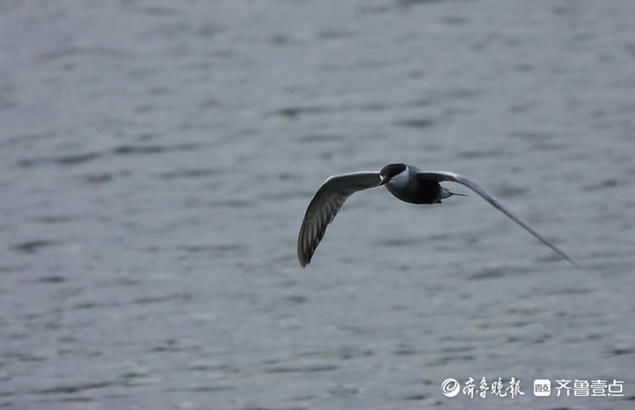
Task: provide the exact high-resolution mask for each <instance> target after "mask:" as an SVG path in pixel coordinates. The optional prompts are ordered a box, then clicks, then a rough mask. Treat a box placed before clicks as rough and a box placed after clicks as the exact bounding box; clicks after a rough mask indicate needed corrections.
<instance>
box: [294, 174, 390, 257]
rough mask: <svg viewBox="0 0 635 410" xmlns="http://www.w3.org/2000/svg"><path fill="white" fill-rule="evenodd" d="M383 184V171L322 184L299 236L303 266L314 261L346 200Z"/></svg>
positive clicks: (331, 178)
mask: <svg viewBox="0 0 635 410" xmlns="http://www.w3.org/2000/svg"><path fill="white" fill-rule="evenodd" d="M379 182H380V177H379V172H355V173H352V174H343V175H335V176H332V177H330V178H329V179H327V180H326V181H325V182H324V183H323V184H322V186H321V187H320V188H319V189H318V190H317V192H316V193H315V195H314V196H313V199H312V200H311V202H310V203H309V206H308V207H307V210H306V213H305V214H304V220H303V221H302V226H301V227H300V233H299V235H298V260H299V261H300V265H302V267H304V266H306V265H307V264H308V263H309V262H311V257H312V256H313V253H314V252H315V249H316V248H317V247H318V245H319V244H320V241H321V240H322V238H323V237H324V233H325V232H326V227H327V226H328V225H329V224H330V223H331V222H332V221H333V219H334V218H335V215H337V212H338V211H339V210H340V208H341V207H342V205H343V204H344V202H345V201H346V199H347V198H348V197H349V196H351V195H353V194H354V193H355V192H357V191H361V190H364V189H368V188H374V187H377V186H379Z"/></svg>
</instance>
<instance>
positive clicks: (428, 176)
mask: <svg viewBox="0 0 635 410" xmlns="http://www.w3.org/2000/svg"><path fill="white" fill-rule="evenodd" d="M417 176H418V177H419V178H422V179H425V180H432V181H437V182H441V181H451V182H456V183H459V184H461V185H465V186H466V187H468V188H470V189H471V190H472V191H474V192H476V193H477V194H479V195H480V196H481V197H482V198H483V199H485V200H486V201H487V202H489V203H490V204H491V205H492V206H493V207H494V208H496V209H498V210H499V211H501V212H502V213H504V214H505V215H507V216H508V217H509V218H510V219H511V220H512V221H514V222H516V223H517V224H518V225H520V226H522V227H523V228H525V229H526V230H527V232H529V233H530V234H532V235H533V236H534V237H536V238H537V239H538V240H539V241H540V242H542V243H543V244H545V245H547V246H548V247H550V248H551V249H552V250H553V251H554V252H555V253H557V254H558V255H560V256H561V257H563V258H564V259H566V260H568V261H569V262H571V263H572V264H573V265H574V266H577V265H576V263H575V262H574V261H573V260H572V259H571V258H570V257H569V256H568V255H567V254H566V253H564V252H563V251H561V250H560V249H558V247H556V245H554V244H553V243H551V242H549V241H548V240H547V239H545V238H544V237H543V236H542V235H540V234H539V233H538V232H536V231H535V230H534V229H533V228H532V227H531V226H529V224H528V223H527V222H525V221H523V220H522V219H520V218H519V217H517V216H516V215H514V214H513V213H511V211H509V210H508V209H507V208H505V207H504V206H503V204H501V203H500V202H499V201H498V200H497V199H496V198H494V197H493V196H492V195H491V194H489V193H488V192H487V191H485V190H484V189H483V188H481V187H480V186H479V185H478V184H477V183H476V182H474V181H471V180H469V179H468V178H466V177H464V176H463V175H459V174H456V173H454V172H447V171H438V172H435V171H420V172H418V173H417Z"/></svg>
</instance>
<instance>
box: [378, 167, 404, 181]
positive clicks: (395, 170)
mask: <svg viewBox="0 0 635 410" xmlns="http://www.w3.org/2000/svg"><path fill="white" fill-rule="evenodd" d="M405 169H406V164H388V165H386V166H385V167H383V168H382V169H381V171H379V176H380V177H381V184H380V185H384V184H385V183H386V182H388V181H390V180H391V178H392V177H394V176H395V175H399V174H401V173H402V172H403V171H405Z"/></svg>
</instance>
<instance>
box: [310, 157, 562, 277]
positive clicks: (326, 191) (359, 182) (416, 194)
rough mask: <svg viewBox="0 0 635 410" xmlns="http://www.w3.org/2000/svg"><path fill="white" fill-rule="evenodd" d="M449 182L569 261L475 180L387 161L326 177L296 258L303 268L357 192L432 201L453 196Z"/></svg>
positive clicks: (436, 201)
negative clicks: (383, 190) (374, 168)
mask: <svg viewBox="0 0 635 410" xmlns="http://www.w3.org/2000/svg"><path fill="white" fill-rule="evenodd" d="M442 181H451V182H456V183H459V184H462V185H464V186H466V187H468V188H470V189H471V190H472V191H474V192H476V193H477V194H478V195H480V196H481V197H482V198H483V199H485V200H486V201H487V202H489V203H490V204H491V205H492V206H494V207H495V208H497V209H498V210H500V211H501V212H502V213H504V214H505V215H507V216H508V217H509V218H510V219H512V220H513V221H514V222H516V223H517V224H518V225H520V226H522V227H523V228H524V229H525V230H527V231H528V232H529V233H531V234H532V235H533V236H534V237H536V238H537V239H538V240H539V241H540V242H542V243H543V244H545V245H546V246H548V247H549V248H551V249H552V250H553V251H554V252H556V253H557V254H559V255H560V256H561V257H563V258H564V259H567V260H568V261H569V262H571V263H573V264H574V265H575V263H574V262H573V260H572V259H571V258H569V256H567V254H565V253H564V252H563V251H561V250H560V249H558V248H557V247H556V246H555V245H553V244H552V243H551V242H549V241H548V240H546V239H545V238H544V237H542V236H541V235H540V234H538V232H536V231H535V230H534V229H533V228H531V227H530V226H529V225H528V224H527V223H526V222H524V221H523V220H522V219H520V218H518V217H517V216H515V215H514V214H512V213H511V212H510V211H509V210H507V208H505V207H504V206H503V205H502V204H501V203H500V202H499V201H498V200H497V199H496V198H494V197H493V196H492V195H490V194H489V193H488V192H487V191H485V190H484V189H483V188H481V187H480V186H479V185H477V184H476V183H475V182H473V181H471V180H469V179H468V178H466V177H464V176H461V175H459V174H456V173H453V172H447V171H421V170H419V169H418V168H416V167H414V166H412V165H406V164H389V165H386V166H385V167H384V168H382V170H381V171H379V172H377V171H367V172H356V173H351V174H343V175H335V176H332V177H330V178H328V179H327V180H326V181H325V182H324V184H322V186H321V187H320V189H318V191H317V192H316V193H315V195H314V197H313V199H312V200H311V202H310V203H309V206H308V208H307V210H306V214H305V215H304V220H303V221H302V226H301V228H300V234H299V236H298V259H299V261H300V264H301V265H302V266H303V267H304V266H306V265H307V264H308V263H309V262H310V261H311V257H312V256H313V253H314V252H315V249H316V248H317V246H318V244H319V243H320V241H321V240H322V237H323V236H324V232H325V231H326V227H327V226H328V224H330V223H331V221H332V220H333V218H335V215H336V214H337V212H338V211H339V209H340V208H341V207H342V205H343V204H344V201H346V199H347V198H348V197H349V196H351V195H352V194H353V193H355V192H357V191H361V190H364V189H368V188H374V187H378V186H381V185H384V186H385V187H386V188H387V189H388V191H390V193H391V194H393V195H394V196H395V197H397V198H399V199H400V200H402V201H404V202H409V203H413V204H434V203H440V202H441V200H443V199H446V198H449V197H450V196H453V195H460V196H463V194H458V193H454V192H451V191H449V190H447V189H446V188H445V187H443V186H442V185H441V184H440V182H442Z"/></svg>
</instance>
